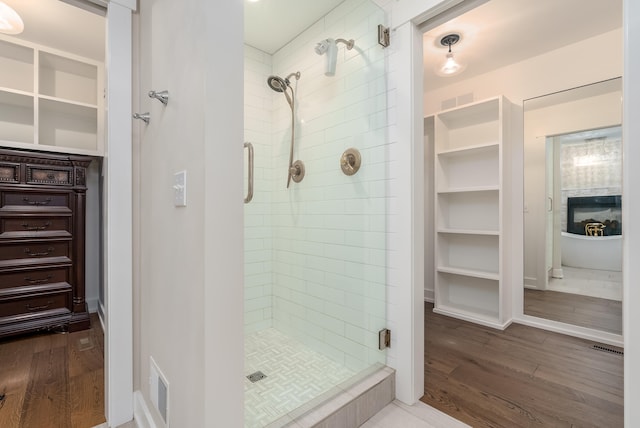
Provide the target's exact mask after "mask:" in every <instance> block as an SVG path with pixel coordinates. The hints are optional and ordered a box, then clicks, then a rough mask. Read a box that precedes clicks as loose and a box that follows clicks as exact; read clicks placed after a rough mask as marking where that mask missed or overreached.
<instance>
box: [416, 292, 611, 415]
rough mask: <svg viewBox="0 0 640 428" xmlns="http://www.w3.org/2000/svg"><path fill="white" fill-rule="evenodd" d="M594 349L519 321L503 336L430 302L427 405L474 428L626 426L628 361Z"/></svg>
mask: <svg viewBox="0 0 640 428" xmlns="http://www.w3.org/2000/svg"><path fill="white" fill-rule="evenodd" d="M594 344H595V343H594V342H590V341H586V340H582V339H578V338H574V337H570V336H564V335H561V334H557V333H552V332H548V331H544V330H539V329H535V328H532V327H527V326H523V325H518V324H512V325H511V326H510V327H508V328H507V329H506V330H505V331H499V330H495V329H491V328H487V327H483V326H480V325H476V324H472V323H468V322H465V321H460V320H457V319H454V318H450V317H446V316H442V315H438V314H434V313H433V305H432V304H428V303H427V304H426V307H425V395H424V397H422V399H421V401H423V402H425V403H426V404H428V405H430V406H432V407H435V408H437V409H439V410H441V411H443V412H445V413H447V414H449V415H451V416H453V417H454V418H456V419H458V420H461V421H463V422H465V423H467V424H469V425H471V426H473V427H507V428H512V427H593V428H596V427H597V428H603V427H607V428H615V427H622V426H623V358H624V357H623V356H622V355H620V354H617V353H612V352H606V351H601V350H596V349H593V348H592V346H593V345H594ZM607 348H611V349H613V350H616V351H622V350H621V349H618V348H613V347H609V346H607Z"/></svg>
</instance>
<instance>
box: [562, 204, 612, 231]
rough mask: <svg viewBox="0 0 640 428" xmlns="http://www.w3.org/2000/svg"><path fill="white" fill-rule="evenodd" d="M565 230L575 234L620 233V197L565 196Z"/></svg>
mask: <svg viewBox="0 0 640 428" xmlns="http://www.w3.org/2000/svg"><path fill="white" fill-rule="evenodd" d="M567 232H569V233H574V234H576V235H602V236H612V235H622V197H621V196H620V195H614V196H580V197H573V198H567Z"/></svg>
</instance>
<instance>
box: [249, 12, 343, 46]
mask: <svg viewBox="0 0 640 428" xmlns="http://www.w3.org/2000/svg"><path fill="white" fill-rule="evenodd" d="M343 1H344V0H313V1H310V0H259V1H255V2H251V1H249V0H244V42H245V43H246V44H248V45H250V46H253V47H254V48H257V49H260V50H261V51H264V52H267V53H269V54H273V53H275V52H276V51H277V50H278V49H280V48H281V47H283V46H284V45H286V44H287V43H288V42H290V41H291V40H293V39H294V38H295V37H296V36H297V35H298V34H300V33H302V32H303V31H304V30H306V29H307V28H309V27H310V26H311V25H312V24H314V23H315V22H316V21H318V20H319V19H320V18H321V17H323V16H324V15H326V14H327V13H328V12H329V11H331V10H332V9H334V8H335V7H336V6H338V5H339V4H340V3H342V2H343Z"/></svg>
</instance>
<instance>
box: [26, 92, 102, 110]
mask: <svg viewBox="0 0 640 428" xmlns="http://www.w3.org/2000/svg"><path fill="white" fill-rule="evenodd" d="M38 98H39V99H41V100H47V101H55V102H57V103H60V105H65V104H66V105H69V106H78V107H84V108H90V109H93V110H97V109H98V106H97V105H95V104H88V103H83V102H80V101H74V100H70V99H67V98H59V97H52V96H49V95H38Z"/></svg>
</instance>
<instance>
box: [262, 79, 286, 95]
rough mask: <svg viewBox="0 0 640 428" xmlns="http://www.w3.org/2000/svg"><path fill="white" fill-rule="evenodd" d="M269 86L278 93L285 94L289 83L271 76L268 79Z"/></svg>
mask: <svg viewBox="0 0 640 428" xmlns="http://www.w3.org/2000/svg"><path fill="white" fill-rule="evenodd" d="M267 85H269V87H270V88H271V89H273V90H274V91H276V92H284V90H285V89H287V86H289V82H287V81H286V80H284V79H283V78H282V77H278V76H269V78H268V79H267Z"/></svg>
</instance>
